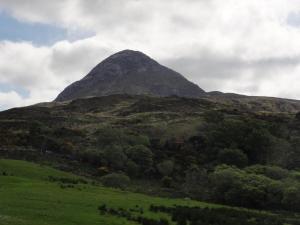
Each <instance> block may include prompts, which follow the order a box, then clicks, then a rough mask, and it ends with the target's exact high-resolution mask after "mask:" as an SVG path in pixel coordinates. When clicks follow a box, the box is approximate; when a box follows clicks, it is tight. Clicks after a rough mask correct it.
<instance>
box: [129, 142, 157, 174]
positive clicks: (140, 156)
mask: <svg viewBox="0 0 300 225" xmlns="http://www.w3.org/2000/svg"><path fill="white" fill-rule="evenodd" d="M127 155H128V156H129V158H130V159H131V160H132V161H134V162H135V163H136V164H137V165H138V166H140V167H141V169H142V170H143V171H146V170H148V169H150V168H151V167H152V164H153V153H152V151H151V150H150V149H149V148H147V147H146V146H144V145H136V146H133V147H131V148H129V149H128V151H127Z"/></svg>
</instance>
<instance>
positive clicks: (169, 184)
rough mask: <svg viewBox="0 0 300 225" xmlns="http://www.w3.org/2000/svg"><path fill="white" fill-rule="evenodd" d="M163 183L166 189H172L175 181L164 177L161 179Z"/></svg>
mask: <svg viewBox="0 0 300 225" xmlns="http://www.w3.org/2000/svg"><path fill="white" fill-rule="evenodd" d="M161 182H162V184H163V186H164V187H166V188H170V187H171V186H172V183H173V179H172V178H171V177H168V176H164V177H163V178H162V179H161Z"/></svg>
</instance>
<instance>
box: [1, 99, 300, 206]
mask: <svg viewBox="0 0 300 225" xmlns="http://www.w3.org/2000/svg"><path fill="white" fill-rule="evenodd" d="M246 102H247V101H246ZM248 103H249V102H247V104H248ZM256 103H257V102H256ZM271 103H272V102H271V101H269V102H266V103H264V104H263V103H262V102H260V103H259V104H256V105H255V103H251V104H252V105H251V107H250V106H248V105H247V106H245V105H241V103H240V102H238V103H233V102H230V104H229V103H228V102H226V101H225V102H222V103H220V102H215V101H211V100H209V99H185V98H177V97H169V98H154V97H145V96H136V97H132V96H108V97H102V98H90V99H79V100H75V101H72V102H69V103H53V104H52V103H51V104H48V105H47V104H46V105H40V106H33V107H27V108H21V109H13V110H10V111H6V112H2V113H0V137H1V143H0V148H1V149H2V151H1V152H2V153H1V154H3V156H5V157H10V158H11V157H13V158H24V159H28V160H32V161H38V162H39V161H43V162H47V163H49V164H52V165H54V166H56V167H59V168H61V169H64V170H70V171H74V172H77V173H80V174H84V175H86V176H89V177H93V179H98V180H100V181H102V182H103V184H105V185H107V186H111V187H119V188H123V189H128V190H133V191H139V192H145V193H151V194H153V193H154V194H156V195H168V196H169V197H175V196H177V197H190V198H193V199H197V200H202V201H209V202H214V203H223V204H227V205H232V206H241V207H247V208H254V209H264V210H289V211H295V212H299V211H300V205H299V202H300V191H299V190H300V170H299V169H300V120H299V114H296V113H287V111H284V110H283V111H278V110H274V111H272V110H270V109H272V107H271V106H273V105H276V102H275V103H274V102H273V103H272V104H273V105H272V104H271ZM249 104H250V103H249ZM269 104H270V105H271V106H270V105H269ZM293 104H294V103H293ZM254 106H255V107H254ZM283 106H284V105H283ZM276 107H277V108H280V107H281V106H276ZM146 180H147V181H146Z"/></svg>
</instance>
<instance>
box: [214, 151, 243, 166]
mask: <svg viewBox="0 0 300 225" xmlns="http://www.w3.org/2000/svg"><path fill="white" fill-rule="evenodd" d="M218 159H219V162H220V163H222V164H227V165H234V166H237V167H240V168H242V167H245V166H247V164H248V157H247V155H246V154H245V153H243V152H242V151H241V150H239V149H230V148H226V149H224V150H222V151H220V152H219V154H218Z"/></svg>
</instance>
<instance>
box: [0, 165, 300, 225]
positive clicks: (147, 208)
mask: <svg viewBox="0 0 300 225" xmlns="http://www.w3.org/2000/svg"><path fill="white" fill-rule="evenodd" d="M0 174H1V175H0V224H1V225H2V224H3V225H16V224H18V225H19V224H20V225H41V224H45V225H76V224H86V225H89V224H91V225H92V224H110V225H121V224H122V225H123V224H128V225H129V224H144V225H153V224H156V225H158V224H159V225H167V224H174V225H175V224H178V225H181V224H183V223H181V222H182V221H181V222H179V221H178V219H177V218H175V217H174V215H180V214H178V213H181V214H182V213H184V212H187V211H189V212H190V213H192V212H193V210H199V212H200V210H204V212H205V215H207V216H202V217H201V218H202V219H203V220H206V219H209V218H211V217H212V216H211V213H213V214H214V215H219V216H214V218H216V220H215V221H217V220H218V219H220V218H222V216H223V217H224V216H225V215H226V216H228V218H231V217H236V216H234V215H236V214H239V215H240V218H241V219H240V220H239V219H237V217H236V218H235V221H240V222H241V220H242V221H244V218H245V217H246V218H247V220H249V221H257V220H258V221H261V220H262V221H270V220H271V219H272V221H276V220H275V219H276V218H278V217H280V220H278V221H279V222H285V224H291V225H292V224H297V223H296V221H297V215H294V214H287V213H284V214H281V215H277V214H273V213H266V212H259V211H255V210H245V209H238V208H230V207H225V206H222V205H214V204H207V203H202V202H197V201H193V200H187V199H170V198H158V197H150V196H147V195H143V194H135V193H131V192H127V191H121V190H118V189H111V188H105V187H102V186H101V185H100V184H99V183H97V182H95V181H93V180H90V179H86V178H83V177H79V176H76V175H72V174H70V173H66V172H61V171H59V170H56V169H52V168H50V167H48V166H45V165H38V164H34V163H29V162H25V161H18V160H4V159H1V160H0ZM155 206H156V207H155ZM157 206H159V207H157ZM178 207H181V208H178ZM175 209H176V210H177V211H176V213H174V212H173V210H175ZM187 209H192V210H187ZM213 209H214V210H213ZM218 209H219V210H218ZM222 209H223V210H222ZM178 210H180V211H178ZM183 210H184V211H183ZM208 210H209V211H208ZM208 212H210V214H209V213H208ZM224 212H225V214H224ZM189 215H190V214H189ZM197 215H198V216H199V215H203V214H198V212H197ZM232 215H233V216H232ZM182 218H183V219H187V217H182ZM223 219H224V218H223ZM230 221H232V219H230ZM214 224H217V225H221V224H223V223H214ZM237 224H239V223H237ZM249 224H251V225H252V224H263V223H249ZM272 224H274V223H272ZM276 224H279V225H282V224H283V223H276ZM298 224H299V223H298Z"/></svg>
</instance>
